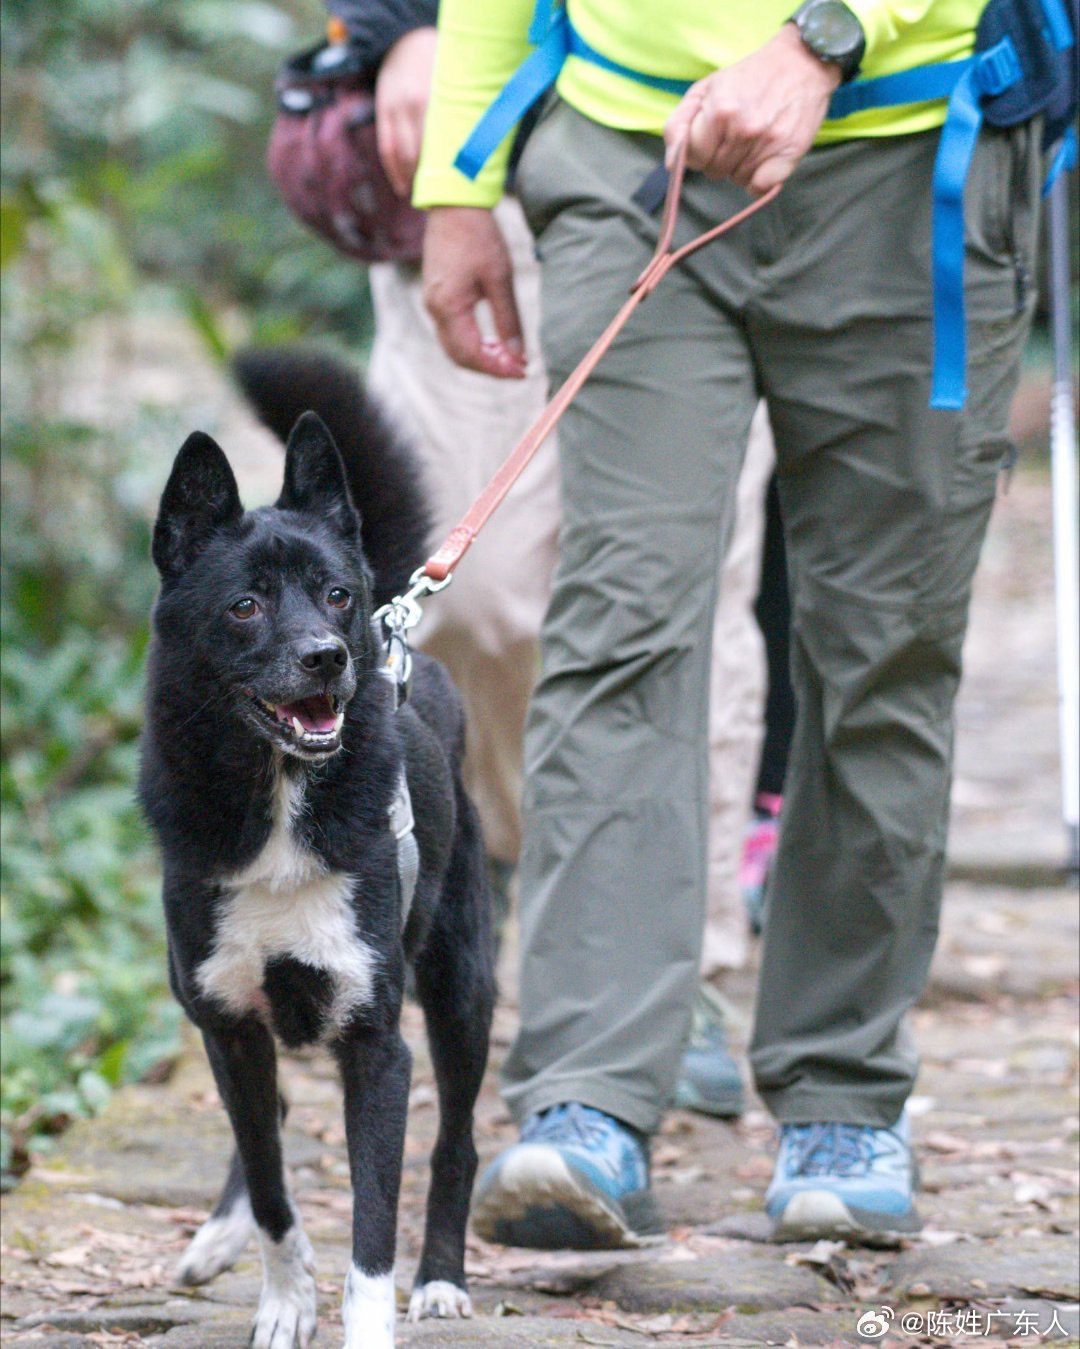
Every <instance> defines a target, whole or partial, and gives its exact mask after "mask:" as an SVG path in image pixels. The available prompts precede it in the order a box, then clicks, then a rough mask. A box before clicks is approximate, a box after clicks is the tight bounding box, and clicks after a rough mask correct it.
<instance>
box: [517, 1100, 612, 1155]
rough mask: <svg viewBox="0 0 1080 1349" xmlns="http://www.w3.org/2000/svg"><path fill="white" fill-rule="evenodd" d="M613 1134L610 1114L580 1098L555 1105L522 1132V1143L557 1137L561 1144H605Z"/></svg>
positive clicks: (532, 1121)
mask: <svg viewBox="0 0 1080 1349" xmlns="http://www.w3.org/2000/svg"><path fill="white" fill-rule="evenodd" d="M611 1136H612V1128H611V1125H610V1123H609V1122H608V1120H607V1117H606V1116H604V1115H601V1114H600V1112H599V1111H596V1110H590V1109H588V1108H587V1107H585V1106H583V1105H581V1104H580V1102H578V1101H570V1102H568V1103H567V1104H566V1105H556V1106H552V1108H551V1109H550V1110H545V1111H544V1113H543V1114H542V1115H540V1116H539V1117H538V1118H536V1119H534V1120H531V1121H530V1122H529V1124H528V1125H527V1126H526V1127H525V1128H524V1129H523V1130H522V1131H521V1141H522V1142H523V1143H535V1142H543V1141H545V1140H546V1139H554V1140H557V1141H558V1142H560V1143H580V1144H582V1145H583V1146H585V1147H606V1146H607V1145H608V1144H609V1142H610V1141H611Z"/></svg>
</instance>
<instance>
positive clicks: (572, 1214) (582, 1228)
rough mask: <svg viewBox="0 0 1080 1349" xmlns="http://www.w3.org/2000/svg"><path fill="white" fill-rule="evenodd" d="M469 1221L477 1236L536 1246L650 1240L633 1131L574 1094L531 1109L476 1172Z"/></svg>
mask: <svg viewBox="0 0 1080 1349" xmlns="http://www.w3.org/2000/svg"><path fill="white" fill-rule="evenodd" d="M473 1227H474V1228H475V1229H476V1232H477V1234H478V1235H479V1236H481V1237H483V1239H484V1240H485V1241H499V1242H502V1243H503V1244H504V1245H506V1246H530V1247H533V1248H534V1249H537V1250H549V1251H550V1250H565V1249H566V1248H571V1249H573V1250H611V1249H615V1248H618V1247H620V1246H642V1245H646V1244H647V1243H648V1242H649V1241H650V1240H652V1241H655V1240H658V1239H659V1238H660V1237H661V1236H662V1234H663V1224H662V1222H661V1220H660V1214H659V1211H658V1209H657V1207H656V1201H655V1199H654V1198H653V1193H652V1190H651V1189H650V1188H649V1159H648V1153H647V1151H646V1146H645V1143H644V1141H643V1140H642V1138H641V1136H640V1135H639V1134H637V1133H635V1132H633V1131H632V1130H631V1129H629V1128H627V1127H626V1125H624V1124H621V1123H620V1122H619V1121H618V1120H617V1119H613V1118H612V1117H611V1116H610V1115H605V1114H603V1112H602V1111H599V1110H594V1109H593V1108H592V1107H591V1106H587V1105H580V1104H578V1103H577V1102H576V1101H573V1102H569V1103H568V1104H566V1105H556V1106H553V1107H552V1108H551V1109H550V1110H545V1111H543V1112H541V1113H540V1114H537V1115H532V1116H531V1117H530V1118H529V1119H528V1120H527V1121H526V1123H525V1127H524V1128H523V1129H522V1131H521V1141H520V1142H519V1143H515V1144H514V1146H513V1147H511V1148H507V1150H506V1151H505V1152H504V1153H502V1155H501V1156H499V1157H497V1158H496V1159H495V1161H494V1162H492V1164H491V1165H490V1166H489V1167H488V1169H487V1170H486V1171H485V1172H484V1174H483V1176H481V1178H480V1183H479V1185H478V1186H477V1189H476V1195H475V1198H474V1200H473Z"/></svg>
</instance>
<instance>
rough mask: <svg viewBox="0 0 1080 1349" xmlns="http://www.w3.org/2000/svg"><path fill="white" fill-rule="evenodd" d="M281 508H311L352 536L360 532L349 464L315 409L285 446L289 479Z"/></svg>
mask: <svg viewBox="0 0 1080 1349" xmlns="http://www.w3.org/2000/svg"><path fill="white" fill-rule="evenodd" d="M277 506H278V509H279V510H283V511H309V512H311V513H312V514H313V515H318V516H319V517H320V518H322V519H324V520H327V521H328V522H329V523H330V524H333V525H335V526H336V527H337V528H338V529H340V530H341V531H342V533H344V534H346V535H347V536H349V537H353V536H356V535H358V534H359V530H360V516H359V514H358V512H357V510H356V507H355V506H354V505H353V501H352V496H351V494H350V492H349V483H348V479H347V478H346V476H345V465H344V464H343V463H342V461H341V455H340V453H339V452H338V447H337V446H336V445H335V444H334V437H333V436H332V435H331V434H330V432H329V431H328V430H327V428H326V424H325V423H324V422H323V420H322V419H321V418H320V417H318V416H316V414H315V413H314V412H305V413H304V415H303V416H302V417H301V418H300V420H299V421H298V422H297V423H296V425H295V426H294V427H293V429H292V432H291V433H290V435H289V443H288V444H287V445H286V446H285V482H284V485H283V486H282V488H281V495H280V496H279V497H278V499H277Z"/></svg>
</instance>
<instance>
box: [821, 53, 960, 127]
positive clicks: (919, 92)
mask: <svg viewBox="0 0 1080 1349" xmlns="http://www.w3.org/2000/svg"><path fill="white" fill-rule="evenodd" d="M974 60H975V58H974V57H972V56H969V57H966V58H965V59H964V60H962V61H944V62H942V64H941V65H936V66H918V67H916V68H915V69H914V70H898V71H897V72H896V73H895V74H893V75H879V76H878V77H877V78H876V79H873V80H853V81H852V82H851V83H850V84H842V85H841V86H840V88H839V89H837V91H836V92H835V93H834V94H833V96H832V98H831V99H830V100H829V112H828V120H829V121H830V122H834V121H838V120H839V119H840V118H843V117H850V116H851V114H852V113H855V112H865V110H866V109H867V108H892V107H896V106H897V104H900V103H926V102H928V101H929V100H930V99H932V98H948V97H949V96H950V94H951V93H952V91H953V90H954V89H955V88H956V85H957V83H958V82H959V80H960V78H961V76H963V75H966V74H967V72H968V71H969V70H970V69H971V67H972V64H973V63H974Z"/></svg>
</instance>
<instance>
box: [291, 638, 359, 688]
mask: <svg viewBox="0 0 1080 1349" xmlns="http://www.w3.org/2000/svg"><path fill="white" fill-rule="evenodd" d="M299 656H300V664H301V665H302V666H303V667H304V669H305V670H311V671H313V672H316V673H318V674H321V675H322V676H323V677H324V678H326V679H333V678H334V676H335V675H339V674H341V672H342V670H344V669H345V667H346V665H348V663H349V652H348V648H347V647H346V646H345V643H344V642H342V641H340V640H338V639H337V638H334V637H331V638H320V639H318V640H316V641H312V642H308V643H307V644H306V645H304V646H302V647H301V648H300V651H299Z"/></svg>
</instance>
